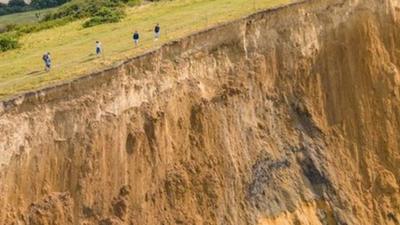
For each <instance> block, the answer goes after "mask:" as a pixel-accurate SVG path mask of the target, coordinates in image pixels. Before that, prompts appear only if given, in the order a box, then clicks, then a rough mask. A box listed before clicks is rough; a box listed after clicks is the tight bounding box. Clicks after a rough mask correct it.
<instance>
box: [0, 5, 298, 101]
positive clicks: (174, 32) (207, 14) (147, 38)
mask: <svg viewBox="0 0 400 225" xmlns="http://www.w3.org/2000/svg"><path fill="white" fill-rule="evenodd" d="M290 1H291V0H254V1H253V0H174V1H162V2H158V3H151V4H146V5H143V6H140V7H134V8H128V9H127V15H128V16H127V17H126V18H125V19H124V20H123V21H121V22H119V23H115V24H105V25H100V26H96V27H93V28H87V29H83V28H82V26H81V24H82V23H83V21H77V22H73V23H71V24H68V25H65V26H62V27H58V28H54V29H51V30H45V31H41V32H38V33H33V34H30V35H26V36H23V37H22V39H21V42H22V43H23V46H22V47H21V48H20V49H17V50H13V51H9V52H5V53H0V98H4V97H7V96H10V95H13V94H15V93H19V92H23V91H27V90H32V89H36V88H40V87H42V86H44V85H49V84H51V83H54V82H58V81H60V80H68V79H72V78H74V77H77V76H82V75H85V74H88V73H90V72H93V71H97V70H101V69H104V68H107V67H109V66H112V65H113V64H114V63H117V62H120V61H121V60H125V59H127V58H129V57H132V56H134V55H138V54H141V53H143V52H144V51H147V50H149V49H152V48H157V47H159V46H160V45H161V44H162V43H165V42H167V41H169V40H172V39H176V38H178V37H182V36H185V35H188V34H190V33H192V32H195V31H197V30H201V29H204V28H206V27H209V26H213V25H215V24H218V23H220V22H224V21H228V20H232V19H235V18H238V17H241V16H245V15H247V14H250V13H251V12H254V11H255V10H260V9H263V8H268V7H272V6H277V5H280V4H287V3H289V2H290ZM157 22H158V23H160V25H161V29H162V36H161V39H160V40H159V41H158V42H154V41H153V37H152V33H151V31H152V29H153V27H154V25H155V23H157ZM134 30H138V31H139V32H140V33H141V43H140V46H139V47H137V48H135V47H134V46H133V42H132V39H131V36H132V32H133V31H134ZM96 40H100V41H101V42H102V44H103V48H104V55H103V57H99V58H97V57H95V56H94V54H93V53H94V50H95V49H94V47H95V41H96ZM45 51H50V52H51V54H52V58H53V65H54V68H53V70H52V71H51V72H49V73H45V72H43V63H42V60H41V56H42V55H43V53H44V52H45Z"/></svg>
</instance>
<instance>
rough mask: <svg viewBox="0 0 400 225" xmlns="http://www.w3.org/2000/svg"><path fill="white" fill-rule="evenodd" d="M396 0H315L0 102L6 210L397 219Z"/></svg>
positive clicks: (64, 218) (56, 215)
mask: <svg viewBox="0 0 400 225" xmlns="http://www.w3.org/2000/svg"><path fill="white" fill-rule="evenodd" d="M399 67H400V2H399V1H398V0H351V1H349V0H312V1H306V2H304V3H299V4H295V5H292V6H289V7H284V8H281V9H278V10H271V11H267V12H261V13H258V14H256V15H253V16H250V17H249V18H245V19H242V20H239V21H236V22H233V23H230V24H227V25H224V26H221V27H218V28H215V29H212V30H209V31H206V32H202V33H199V34H196V35H193V36H190V37H188V38H185V39H182V40H179V41H176V42H174V43H171V44H169V45H166V46H164V47H163V48H161V49H160V50H158V51H155V52H153V53H150V54H147V55H144V56H141V57H138V58H135V59H132V60H130V61H129V62H126V63H125V64H123V65H120V66H119V67H117V68H115V69H112V70H109V71H104V72H103V73H100V74H94V75H92V76H89V77H86V78H83V79H80V80H78V81H75V82H73V83H70V84H66V85H62V86H60V87H57V88H49V89H47V90H43V91H41V92H38V93H32V94H29V95H26V96H23V97H17V98H15V99H13V100H10V101H7V102H3V107H2V109H1V116H0V131H1V134H2V135H0V162H1V163H2V167H1V173H0V224H6V225H8V224H14V225H17V224H18V225H19V224H31V225H33V224H35V225H36V224H38V225H39V224H40V225H54V224H57V225H65V224H70V225H72V224H73V225H94V224H99V225H112V224H123V225H131V224H135V225H136V224H138V225H142V224H150V225H153V224H154V225H161V224H163V225H168V224H188V225H189V224H190V225H192V224H202V225H203V224H204V225H206V224H207V225H211V224H216V225H238V224H240V225H242V224H249V225H250V224H256V225H257V224H259V225H275V224H276V225H303V224H304V225H305V224H311V225H334V224H339V225H345V224H347V225H370V224H371V225H398V224H400V193H399V183H400V169H399V165H400V148H399V147H400V135H399V134H400V105H399V103H400V93H399V91H400V89H399V85H400V73H399Z"/></svg>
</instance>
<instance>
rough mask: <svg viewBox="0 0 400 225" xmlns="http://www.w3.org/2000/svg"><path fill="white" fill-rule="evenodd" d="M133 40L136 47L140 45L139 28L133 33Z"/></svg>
mask: <svg viewBox="0 0 400 225" xmlns="http://www.w3.org/2000/svg"><path fill="white" fill-rule="evenodd" d="M133 42H134V43H135V46H136V47H137V46H138V45H139V32H138V31H137V30H136V31H135V32H134V33H133Z"/></svg>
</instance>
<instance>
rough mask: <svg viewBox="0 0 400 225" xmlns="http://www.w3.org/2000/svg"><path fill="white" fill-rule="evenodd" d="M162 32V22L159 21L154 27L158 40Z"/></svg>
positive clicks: (155, 38) (155, 37)
mask: <svg viewBox="0 0 400 225" xmlns="http://www.w3.org/2000/svg"><path fill="white" fill-rule="evenodd" d="M160 32H161V28H160V24H158V23H157V25H156V26H155V27H154V40H156V41H157V40H158V39H159V38H160Z"/></svg>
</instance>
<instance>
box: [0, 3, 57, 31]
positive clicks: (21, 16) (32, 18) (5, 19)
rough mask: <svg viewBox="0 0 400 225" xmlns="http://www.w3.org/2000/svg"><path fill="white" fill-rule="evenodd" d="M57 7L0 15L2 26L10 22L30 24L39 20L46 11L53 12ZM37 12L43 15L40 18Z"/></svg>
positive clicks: (0, 24) (0, 25)
mask: <svg viewBox="0 0 400 225" xmlns="http://www.w3.org/2000/svg"><path fill="white" fill-rule="evenodd" d="M55 9H56V8H52V9H43V10H35V11H29V12H23V13H15V14H10V15H5V16H0V28H1V27H4V26H6V25H8V24H30V23H34V22H37V21H38V20H39V19H40V18H42V17H43V16H44V15H45V14H46V13H49V12H52V11H54V10H55ZM36 13H40V15H41V17H40V18H39V19H38V18H37V17H36V15H35V14H36Z"/></svg>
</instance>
